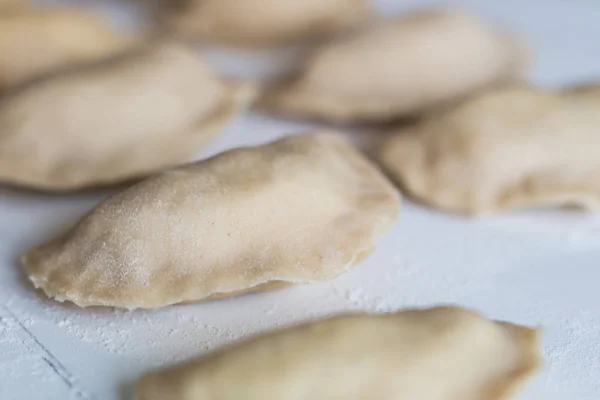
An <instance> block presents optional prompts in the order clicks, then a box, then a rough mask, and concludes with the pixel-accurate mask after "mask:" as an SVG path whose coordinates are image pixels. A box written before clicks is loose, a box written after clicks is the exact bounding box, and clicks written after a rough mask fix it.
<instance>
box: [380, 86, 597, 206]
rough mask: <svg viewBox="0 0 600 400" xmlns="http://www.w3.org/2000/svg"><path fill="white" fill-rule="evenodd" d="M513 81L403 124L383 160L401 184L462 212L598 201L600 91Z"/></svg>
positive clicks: (386, 145)
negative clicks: (561, 90) (556, 88)
mask: <svg viewBox="0 0 600 400" xmlns="http://www.w3.org/2000/svg"><path fill="white" fill-rule="evenodd" d="M592 94H593V89H592V88H590V89H589V90H585V89H583V88H579V89H578V90H576V91H568V92H566V93H564V94H561V93H553V92H550V91H547V90H544V89H540V88H535V87H530V86H526V85H510V86H507V87H503V88H498V89H495V90H492V91H490V92H488V93H484V94H481V95H477V96H474V97H473V98H471V99H468V100H466V101H464V102H462V103H459V104H457V105H454V106H452V107H449V108H448V109H447V110H444V111H442V112H439V113H435V114H433V115H431V116H429V117H428V118H426V119H425V120H423V121H422V122H420V123H418V124H416V125H415V126H412V127H408V128H405V129H401V130H400V132H399V133H398V134H396V135H395V136H393V137H391V138H390V139H388V140H387V141H385V143H384V144H383V146H382V147H381V160H382V163H383V164H384V165H385V166H386V167H387V169H388V170H389V172H390V174H391V175H392V176H394V177H395V178H396V179H397V180H398V182H399V183H400V184H401V186H402V187H403V188H404V189H405V190H406V191H407V193H410V194H411V195H413V196H414V197H416V198H417V199H420V200H422V201H424V202H426V203H428V204H431V205H433V206H436V207H439V208H443V209H446V210H450V211H456V212H464V213H485V212H492V211H497V210H501V209H507V208H516V207H525V206H537V205H566V204H574V205H579V206H583V207H589V208H598V207H600V180H599V179H598V176H599V175H600V111H599V110H600V93H597V94H596V96H593V95H592Z"/></svg>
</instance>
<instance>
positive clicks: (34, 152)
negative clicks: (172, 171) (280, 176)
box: [0, 43, 249, 190]
mask: <svg viewBox="0 0 600 400" xmlns="http://www.w3.org/2000/svg"><path fill="white" fill-rule="evenodd" d="M248 100H249V99H248V93H247V90H246V89H244V88H238V87H233V86H232V85H228V84H226V83H224V82H223V81H222V80H221V79H220V78H219V77H217V76H215V75H214V74H213V73H212V72H211V71H210V70H209V69H208V68H207V66H206V65H205V64H204V62H203V61H202V60H201V59H200V58H199V57H198V56H197V54H196V53H195V52H194V51H193V50H192V49H189V48H187V47H185V46H183V45H178V44H173V43H160V44H157V45H154V46H149V47H148V48H144V49H142V50H140V51H138V52H134V53H132V54H128V55H126V56H123V57H120V58H116V59H114V60H111V61H108V62H106V63H102V64H99V65H94V66H91V67H88V68H86V69H84V70H81V71H78V72H75V73H65V74H61V75H58V76H56V77H51V78H49V79H46V80H44V81H42V82H39V83H36V84H35V85H31V86H29V87H26V88H24V89H23V90H21V91H18V92H16V93H14V94H12V95H10V96H7V97H6V98H5V99H4V100H3V102H2V103H1V104H0V181H3V182H7V183H12V184H17V185H22V186H28V187H34V188H38V189H45V190H73V189H80V188H83V187H89V186H98V185H107V184H113V183H117V182H122V181H125V180H130V179H132V178H138V177H141V176H145V175H148V174H149V173H152V172H155V171H157V170H160V169H163V168H165V167H170V166H173V165H177V164H180V163H183V162H187V161H189V160H190V159H191V158H192V157H193V156H194V155H195V153H196V152H197V151H198V150H199V148H201V147H202V146H203V145H204V144H205V143H206V142H207V141H208V140H209V139H210V138H212V136H213V135H214V134H216V132H218V131H219V129H220V128H221V127H222V125H223V124H224V123H225V122H226V121H228V120H229V118H230V117H231V116H232V115H233V114H235V112H236V111H237V109H238V108H239V106H241V105H243V104H244V103H246V102H247V101H248Z"/></svg>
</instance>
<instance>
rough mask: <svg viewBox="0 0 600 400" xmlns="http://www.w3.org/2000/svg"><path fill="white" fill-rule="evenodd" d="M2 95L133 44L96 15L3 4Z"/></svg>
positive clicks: (0, 27) (0, 41)
mask: <svg viewBox="0 0 600 400" xmlns="http://www.w3.org/2000/svg"><path fill="white" fill-rule="evenodd" d="M0 10H7V11H6V12H5V13H0V49H1V51H0V90H1V89H6V88H7V87H10V86H14V85H17V84H20V83H22V82H25V81H27V80H29V79H31V78H34V77H36V76H38V75H42V74H44V73H48V72H52V71H56V70H58V69H61V68H65V67H72V66H75V65H78V64H81V63H84V62H90V61H94V60H99V59H102V58H105V57H109V56H111V55H114V54H116V53H118V52H120V51H122V50H124V49H126V48H127V47H128V46H130V45H131V44H132V42H133V39H132V38H131V37H129V36H128V35H126V34H124V33H123V32H119V31H118V30H117V29H116V28H113V27H111V26H109V25H108V24H107V23H106V22H105V21H103V20H102V19H101V18H99V17H98V16H96V15H95V14H93V13H90V12H86V11H82V10H76V9H75V10H74V9H36V8H29V7H24V6H19V4H17V2H14V1H13V2H11V1H9V2H1V3H0Z"/></svg>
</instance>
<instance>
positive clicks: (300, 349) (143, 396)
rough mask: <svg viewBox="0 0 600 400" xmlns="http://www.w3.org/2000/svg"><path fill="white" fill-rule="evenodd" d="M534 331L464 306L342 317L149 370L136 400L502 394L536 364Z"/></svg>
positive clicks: (401, 399) (446, 398)
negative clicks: (175, 364)
mask: <svg viewBox="0 0 600 400" xmlns="http://www.w3.org/2000/svg"><path fill="white" fill-rule="evenodd" d="M537 341H538V339H537V332H536V331H535V330H534V329H531V328H526V327H523V326H519V325H513V324H510V323H507V322H497V321H491V320H488V319H486V318H484V317H483V316H481V315H479V314H476V313H474V312H472V311H469V310H465V309H461V308H458V307H436V308H430V309H421V310H417V309H414V310H406V311H400V312H396V313H392V314H387V315H364V314H363V315H361V314H357V315H342V316H336V317H332V318H329V319H325V320H322V321H318V322H313V323H308V324H304V325H299V326H296V327H292V328H288V329H283V330H280V331H277V332H272V333H268V334H265V335H262V336H258V337H256V338H253V339H250V340H247V341H245V342H242V343H238V344H234V345H233V346H230V347H228V348H225V349H223V350H220V351H217V352H215V353H213V354H209V355H208V356H205V357H201V358H199V359H196V360H191V361H188V362H187V363H184V364H181V365H177V366H174V367H170V368H167V369H165V370H163V371H157V372H152V373H149V374H147V375H146V376H144V377H143V378H142V379H141V381H140V383H139V385H138V393H137V396H138V397H137V398H138V399H139V400H167V399H168V400H197V399H217V398H218V399H223V400H225V399H227V400H281V399H292V398H293V399H294V400H331V399H344V400H364V399H378V400H383V399H385V400H408V399H414V400H416V399H419V400H457V399H460V400H501V399H506V398H508V396H509V395H511V394H512V393H513V392H514V391H515V389H517V388H518V386H520V385H521V384H522V383H523V381H524V380H525V379H526V378H527V377H528V376H529V375H530V374H531V373H532V372H533V371H534V370H535V369H536V367H537V365H538V364H539V354H538V348H537V347H538V343H537Z"/></svg>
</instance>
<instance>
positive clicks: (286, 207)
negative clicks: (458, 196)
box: [25, 133, 399, 309]
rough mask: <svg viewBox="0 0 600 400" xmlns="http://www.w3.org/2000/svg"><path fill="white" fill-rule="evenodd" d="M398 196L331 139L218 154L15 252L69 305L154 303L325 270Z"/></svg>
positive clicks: (394, 209) (368, 237)
mask: <svg viewBox="0 0 600 400" xmlns="http://www.w3.org/2000/svg"><path fill="white" fill-rule="evenodd" d="M398 207H399V196H398V194H397V192H396V191H395V189H394V187H393V186H392V185H391V184H390V183H389V182H388V181H387V180H386V178H385V177H384V176H383V175H382V174H381V173H380V172H379V170H377V169H376V167H375V166H373V165H372V164H370V163H369V162H368V161H367V160H366V159H365V158H363V156H362V155H361V154H360V153H359V152H358V151H357V150H355V149H354V148H353V147H352V146H351V145H350V144H349V143H347V142H346V141H344V140H343V139H342V138H341V137H338V136H336V135H333V134H324V133H323V134H315V135H302V136H296V137H290V138H286V139H281V140H279V141H276V142H273V143H271V144H267V145H264V146H259V147H249V148H239V149H234V150H230V151H227V152H225V153H222V154H220V155H217V156H215V157H213V158H210V159H208V160H205V161H200V162H198V163H195V164H191V165H188V166H184V167H181V168H179V169H174V170H172V171H168V172H165V173H162V174H160V175H157V176H155V177H151V178H149V179H147V180H145V181H143V182H141V183H139V184H137V185H134V186H132V187H131V188H129V189H127V190H125V191H124V192H122V193H120V194H118V195H116V196H114V197H112V198H110V199H108V200H106V201H104V202H103V203H101V204H100V205H99V206H98V207H96V208H95V209H94V210H92V211H91V212H90V213H89V214H88V215H87V216H86V217H84V218H83V220H82V221H81V222H80V223H79V224H77V226H75V227H74V228H73V229H72V230H71V231H70V232H68V233H67V234H66V235H64V236H62V237H59V238H57V239H55V240H53V241H51V242H50V243H48V244H45V245H43V246H41V247H38V248H36V249H34V250H32V251H30V252H29V253H28V254H27V255H26V258H25V264H26V269H27V271H28V273H29V277H30V279H31V280H32V282H33V283H34V285H35V286H36V287H39V288H42V289H43V290H44V291H45V292H46V294H47V295H48V296H50V297H53V298H55V299H56V300H59V301H63V300H69V301H72V302H74V303H76V304H77V305H79V306H82V307H84V306H93V305H105V306H115V307H124V308H130V309H131V308H138V307H140V308H155V307H161V306H166V305H169V304H174V303H181V302H193V301H199V300H205V299H210V298H215V297H227V296H232V295H235V294H238V293H243V292H248V291H253V290H262V289H268V288H272V287H275V286H281V285H282V284H285V283H290V284H291V283H303V282H314V281H322V280H328V279H332V278H335V277H336V276H338V275H340V274H341V273H343V272H344V271H346V270H348V269H349V268H350V267H352V266H353V265H354V264H356V263H357V262H358V261H360V260H361V259H362V258H364V257H366V256H367V255H368V254H369V253H370V252H371V251H372V250H373V247H374V240H375V238H376V237H377V236H379V235H381V234H383V233H384V232H385V231H387V230H388V228H389V227H390V225H391V224H392V223H393V222H394V221H395V219H396V216H397V213H398Z"/></svg>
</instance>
